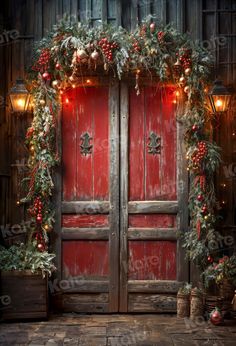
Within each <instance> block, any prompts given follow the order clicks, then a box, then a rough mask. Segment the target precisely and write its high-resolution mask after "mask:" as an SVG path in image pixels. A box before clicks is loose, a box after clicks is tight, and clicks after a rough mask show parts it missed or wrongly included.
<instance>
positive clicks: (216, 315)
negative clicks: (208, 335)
mask: <svg viewBox="0 0 236 346" xmlns="http://www.w3.org/2000/svg"><path fill="white" fill-rule="evenodd" d="M210 321H211V323H212V324H214V325H218V324H220V323H221V322H222V321H223V317H222V315H221V312H220V310H219V309H217V308H215V309H214V310H213V311H212V312H211V315H210Z"/></svg>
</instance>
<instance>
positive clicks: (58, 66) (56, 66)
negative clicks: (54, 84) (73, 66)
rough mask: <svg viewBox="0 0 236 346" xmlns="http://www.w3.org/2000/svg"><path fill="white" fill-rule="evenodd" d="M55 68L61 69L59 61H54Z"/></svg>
mask: <svg viewBox="0 0 236 346" xmlns="http://www.w3.org/2000/svg"><path fill="white" fill-rule="evenodd" d="M55 68H56V70H60V69H61V65H60V64H59V62H58V63H56V65H55Z"/></svg>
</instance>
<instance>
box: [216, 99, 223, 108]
mask: <svg viewBox="0 0 236 346" xmlns="http://www.w3.org/2000/svg"><path fill="white" fill-rule="evenodd" d="M222 106H223V102H222V101H221V99H218V100H216V107H217V108H221V107H222Z"/></svg>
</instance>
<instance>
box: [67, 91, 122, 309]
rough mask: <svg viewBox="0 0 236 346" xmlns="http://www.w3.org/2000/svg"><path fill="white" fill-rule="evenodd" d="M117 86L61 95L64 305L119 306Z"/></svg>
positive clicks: (106, 307) (116, 307) (69, 306)
mask: <svg viewBox="0 0 236 346" xmlns="http://www.w3.org/2000/svg"><path fill="white" fill-rule="evenodd" d="M117 92H118V88H117V86H116V87H111V88H110V90H109V88H108V87H99V88H94V87H91V88H77V89H72V90H71V91H69V92H67V93H66V95H65V96H64V99H63V112H62V113H63V116H62V162H63V167H62V175H63V183H62V186H63V189H62V190H63V191H62V221H61V222H62V229H61V239H62V242H61V254H62V269H61V271H62V281H63V282H65V289H64V295H63V297H62V300H63V301H62V305H63V309H64V310H65V311H90V312H91V311H92V312H108V311H117V310H118V266H119V258H118V249H119V248H118V243H119V236H118V231H119V229H118V223H119V217H116V213H117V210H118V194H117V192H116V191H115V190H116V189H117V187H118V145H117V144H116V143H117V142H118V134H117V133H116V131H118V112H117V105H116V103H115V102H112V100H114V99H116V98H117V96H118V94H117Z"/></svg>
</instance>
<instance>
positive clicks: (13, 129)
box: [0, 0, 236, 234]
mask: <svg viewBox="0 0 236 346" xmlns="http://www.w3.org/2000/svg"><path fill="white" fill-rule="evenodd" d="M0 11H1V13H0V31H1V32H3V31H4V30H17V32H18V34H19V37H18V39H15V40H10V42H7V43H6V44H4V45H2V44H1V45H0V76H1V83H0V97H1V100H3V101H2V102H3V106H2V104H1V105H0V225H1V226H2V225H5V224H7V223H11V224H14V223H20V222H21V221H22V220H23V217H24V215H25V210H24V208H23V207H22V206H21V207H17V208H16V200H17V198H18V196H17V191H18V183H19V180H20V179H21V177H22V174H24V173H23V172H22V170H21V169H19V167H18V166H17V163H20V164H22V163H24V162H25V161H24V159H25V158H26V157H27V151H26V149H25V147H24V144H23V138H24V133H25V130H26V128H27V126H28V124H29V121H30V117H26V116H23V117H21V118H19V117H18V118H17V117H13V116H12V114H10V112H9V107H5V106H4V105H5V103H8V102H6V100H7V99H6V95H7V93H8V91H9V89H10V87H11V86H12V84H14V83H15V80H16V78H17V77H18V76H21V77H24V76H25V70H26V69H27V67H28V66H29V64H30V61H31V55H32V47H33V43H34V41H37V40H40V39H41V38H42V37H43V36H44V35H46V34H47V32H48V31H50V29H51V28H52V26H53V25H54V24H55V23H56V22H57V21H58V20H59V19H60V18H62V17H63V16H64V15H65V14H67V15H68V16H69V18H70V20H71V21H76V20H80V21H82V22H84V21H86V20H88V21H89V22H90V23H91V25H94V26H95V25H99V23H100V22H101V20H103V21H105V22H108V23H112V24H114V25H122V26H124V27H126V28H128V29H132V28H134V27H135V26H136V25H137V24H138V23H139V22H141V21H142V20H143V19H144V18H145V17H146V16H147V15H148V14H152V15H154V16H156V18H157V20H160V21H161V22H163V23H172V24H173V25H174V26H176V27H177V28H178V29H179V30H180V31H182V32H189V33H190V35H191V37H192V38H193V39H195V40H197V39H200V40H204V41H205V43H204V44H205V45H206V46H207V45H210V48H212V49H213V52H214V54H215V56H216V70H218V71H219V72H220V77H221V78H222V79H223V80H224V81H225V82H227V83H228V84H234V85H235V82H236V68H235V63H236V48H235V47H236V36H235V35H236V24H235V23H236V21H235V16H236V4H235V1H233V0H232V1H229V0H227V1H226V0H220V1H218V0H149V1H147V0H130V1H126V0H9V1H7V2H4V3H3V4H2V5H1V9H0ZM218 37H226V38H227V40H226V43H225V45H222V46H220V47H219V45H215V46H214V44H212V45H211V42H214V39H217V38H218ZM212 38H213V41H212ZM234 108H235V107H234ZM235 128H236V120H235V113H234V112H233V111H232V112H231V113H229V114H228V115H225V119H223V118H222V121H221V123H220V128H219V129H220V135H219V138H218V139H219V143H220V144H221V145H222V146H223V160H224V165H225V167H226V169H229V170H230V169H231V168H232V167H231V166H230V165H235V163H234V162H235V152H236V143H235V140H234V141H233V138H232V134H233V133H234V132H235ZM234 138H236V135H235V136H234ZM230 167H231V168H230ZM234 176H235V173H234V174H233V176H232V175H231V176H230V177H228V179H227V189H226V191H224V190H222V189H221V188H220V189H219V196H220V198H222V199H224V200H225V201H226V202H227V204H226V206H227V210H225V214H226V216H225V225H226V226H232V225H234V224H235V219H236V212H235V199H236V196H235V192H234V191H236V186H235V181H236V180H235V179H234ZM225 178H227V177H225V173H224V168H223V167H222V170H221V173H220V175H219V177H218V182H219V186H221V184H222V183H224V179H225ZM230 229H231V230H233V229H234V228H233V227H231V228H230ZM231 232H233V231H231ZM233 234H234V232H233Z"/></svg>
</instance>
